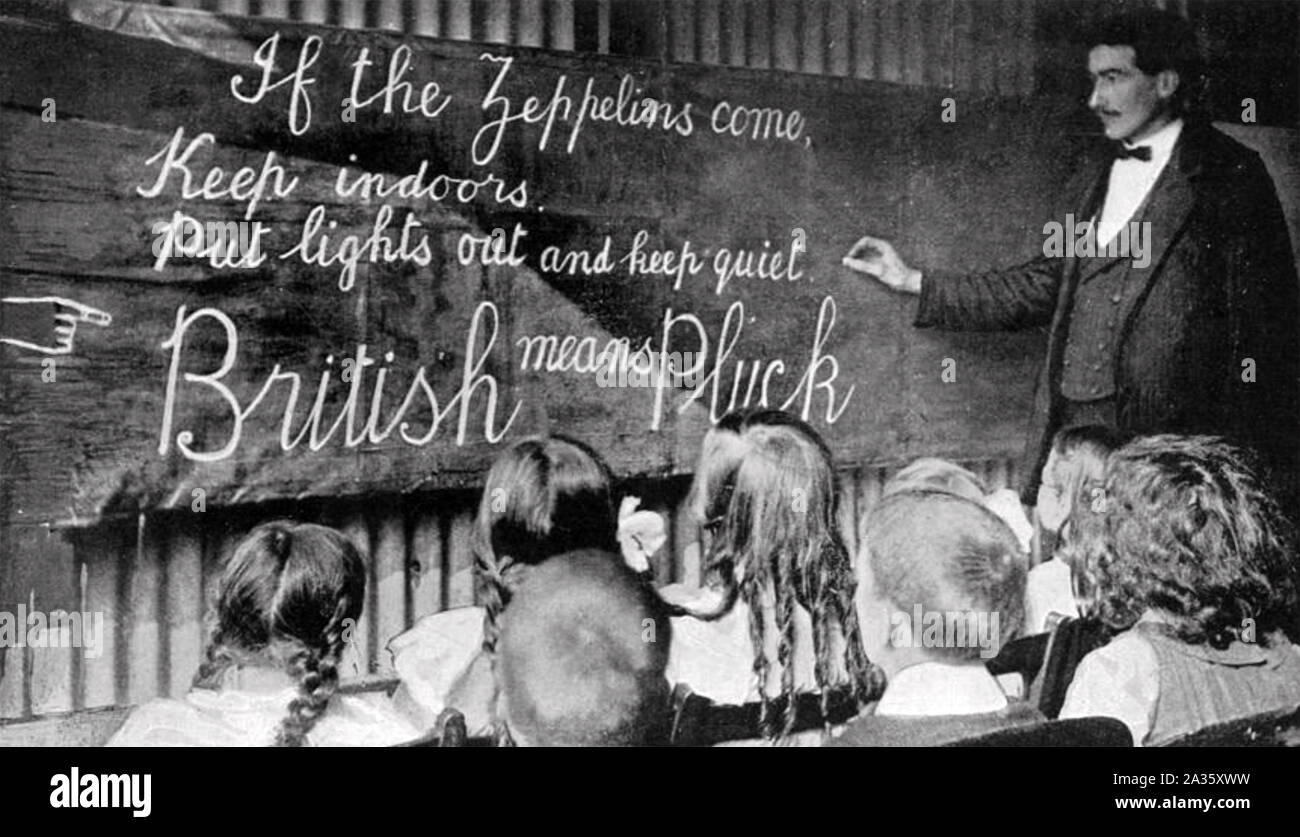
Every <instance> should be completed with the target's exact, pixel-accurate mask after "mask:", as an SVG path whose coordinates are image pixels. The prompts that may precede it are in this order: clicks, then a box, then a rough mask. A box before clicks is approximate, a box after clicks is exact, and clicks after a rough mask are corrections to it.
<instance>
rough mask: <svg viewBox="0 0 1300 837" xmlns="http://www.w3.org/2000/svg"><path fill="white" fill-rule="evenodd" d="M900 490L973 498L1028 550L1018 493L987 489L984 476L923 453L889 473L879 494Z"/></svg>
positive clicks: (1029, 535)
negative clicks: (942, 493)
mask: <svg viewBox="0 0 1300 837" xmlns="http://www.w3.org/2000/svg"><path fill="white" fill-rule="evenodd" d="M900 491H946V492H947V493H949V494H956V495H957V496H958V497H965V498H966V499H967V500H973V501H975V502H976V503H979V504H981V505H983V506H984V507H985V508H987V509H989V510H990V511H992V512H993V513H994V514H996V515H997V516H998V517H1000V518H1002V519H1003V520H1004V521H1005V522H1006V524H1007V525H1008V526H1010V527H1011V531H1012V532H1014V533H1015V534H1016V538H1017V540H1019V541H1020V547H1021V551H1023V552H1024V553H1026V554H1028V553H1029V550H1030V546H1031V543H1032V541H1033V532H1034V527H1033V525H1032V524H1030V522H1029V518H1027V517H1026V516H1025V510H1024V507H1023V506H1021V504H1020V495H1018V494H1016V492H1014V491H1012V490H1011V489H1009V488H999V489H997V490H996V491H989V489H988V485H987V484H985V482H984V480H982V479H980V478H979V477H977V476H976V475H975V474H974V472H972V471H971V470H970V469H968V468H963V467H962V466H960V465H958V464H957V463H955V462H949V461H948V460H946V459H939V458H937V457H932V456H923V457H921V458H920V459H917V460H915V461H914V462H911V463H909V464H908V465H907V466H906V467H905V468H903V469H901V470H900V471H899V472H898V473H896V474H894V475H893V476H892V477H890V478H889V479H888V480H887V481H886V482H885V484H884V486H883V487H882V489H881V492H880V496H882V497H888V496H889V495H891V494H897V493H899V492H900Z"/></svg>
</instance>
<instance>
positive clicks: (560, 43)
mask: <svg viewBox="0 0 1300 837" xmlns="http://www.w3.org/2000/svg"><path fill="white" fill-rule="evenodd" d="M605 11H606V13H605V14H604V20H605V34H604V38H605V40H604V43H605V44H606V46H605V51H606V52H608V51H609V46H608V45H609V14H608V10H605ZM546 31H547V38H546V45H547V46H548V47H550V48H551V49H564V50H570V51H571V50H572V49H573V0H547V4H546Z"/></svg>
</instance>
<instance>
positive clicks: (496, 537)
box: [389, 436, 618, 735]
mask: <svg viewBox="0 0 1300 837" xmlns="http://www.w3.org/2000/svg"><path fill="white" fill-rule="evenodd" d="M610 481H611V480H610V474H609V470H608V468H607V467H606V466H605V463H604V462H603V461H602V460H601V459H600V457H599V455H598V454H596V453H595V451H593V450H591V449H590V448H588V447H587V446H586V445H584V444H582V443H581V442H578V441H576V440H574V439H568V438H565V437H563V436H549V437H537V438H529V439H524V440H522V441H520V442H517V443H516V444H514V445H513V446H511V447H510V448H509V449H507V450H506V451H504V452H503V453H502V454H501V455H500V456H499V457H497V459H496V461H495V462H493V463H492V467H491V469H490V470H489V471H488V475H487V479H486V481H485V483H484V486H483V496H482V499H481V500H480V502H479V509H478V518H477V520H476V521H475V529H474V537H473V549H474V571H475V576H476V579H477V581H478V585H479V590H480V593H481V595H482V601H483V606H482V607H462V608H456V609H453V610H448V611H443V612H442V613H436V614H433V615H431V616H427V617H425V618H424V619H422V620H420V622H419V623H417V624H416V625H415V627H413V628H412V629H411V630H409V631H407V632H406V633H404V634H402V635H400V636H398V637H396V638H394V639H393V640H392V641H391V642H390V643H389V650H390V651H392V653H393V662H394V667H395V668H396V670H397V673H398V675H399V676H400V677H401V680H402V683H401V685H400V686H399V687H398V690H397V692H396V694H395V695H394V698H393V699H394V703H395V705H396V706H397V707H398V708H399V709H400V710H401V711H402V712H403V713H404V714H406V715H407V716H408V717H410V718H411V719H412V720H413V721H415V722H416V723H417V724H418V725H419V726H420V727H422V728H428V727H429V726H430V725H432V724H433V722H434V721H435V719H436V718H437V716H438V714H439V713H440V712H441V711H442V710H443V709H444V708H446V707H453V708H455V709H458V710H460V711H461V712H462V713H463V714H464V716H465V722H466V727H467V729H468V731H469V733H470V734H471V735H484V734H500V733H501V732H502V729H501V728H500V727H499V725H498V724H497V723H496V718H495V710H494V706H495V701H496V691H497V690H496V683H495V681H494V680H493V678H492V665H491V662H492V655H493V653H494V652H495V650H496V646H497V638H498V633H499V628H498V622H499V620H500V617H501V614H502V613H503V612H504V611H505V609H506V607H507V606H508V605H509V603H510V599H511V596H512V594H513V591H514V590H515V588H516V587H518V585H519V584H520V583H521V582H522V581H523V579H524V578H526V577H527V575H528V573H529V572H530V571H531V570H532V569H533V568H535V567H536V566H537V565H539V564H541V563H542V562H543V561H545V560H546V559H548V558H550V557H551V556H553V555H557V554H560V553H562V552H570V551H573V550H578V549H594V550H599V551H601V552H603V553H615V554H617V552H618V545H617V543H616V525H615V522H614V506H613V500H612V496H611V488H610Z"/></svg>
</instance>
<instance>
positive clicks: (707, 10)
mask: <svg viewBox="0 0 1300 837" xmlns="http://www.w3.org/2000/svg"><path fill="white" fill-rule="evenodd" d="M695 43H696V46H695V53H696V60H698V61H701V62H703V63H705V64H721V63H722V0H699V5H698V7H697V9H696V18H695Z"/></svg>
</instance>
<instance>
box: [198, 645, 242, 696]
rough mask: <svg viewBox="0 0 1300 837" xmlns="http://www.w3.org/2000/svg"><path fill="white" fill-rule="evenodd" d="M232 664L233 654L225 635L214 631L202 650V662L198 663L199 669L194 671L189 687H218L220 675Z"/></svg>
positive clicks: (233, 662) (233, 661) (233, 660)
mask: <svg viewBox="0 0 1300 837" xmlns="http://www.w3.org/2000/svg"><path fill="white" fill-rule="evenodd" d="M234 664H235V655H234V653H233V652H232V650H231V648H230V646H229V645H228V644H227V643H226V639H225V637H224V636H223V635H222V634H221V633H220V631H218V632H217V633H214V634H213V635H212V638H211V639H210V640H208V646H207V648H205V649H204V651H203V662H201V663H199V670H198V671H197V672H195V674H194V680H193V682H191V683H190V688H192V689H218V688H220V687H221V679H222V676H223V675H224V674H225V673H226V671H227V670H228V669H229V668H230V667H231V666H232V665H234Z"/></svg>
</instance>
